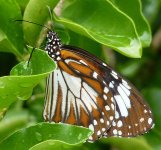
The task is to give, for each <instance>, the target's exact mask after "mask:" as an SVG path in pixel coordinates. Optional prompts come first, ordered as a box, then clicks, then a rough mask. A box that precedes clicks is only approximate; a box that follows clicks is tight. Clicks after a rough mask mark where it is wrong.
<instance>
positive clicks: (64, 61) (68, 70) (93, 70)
mask: <svg viewBox="0 0 161 150" xmlns="http://www.w3.org/2000/svg"><path fill="white" fill-rule="evenodd" d="M57 66H58V67H57V70H56V71H54V72H53V73H52V74H51V75H50V76H49V78H48V82H47V90H46V91H47V94H46V105H45V111H44V117H45V119H46V120H49V121H54V122H65V123H69V124H76V125H80V126H84V127H88V128H90V129H92V130H93V131H94V134H93V136H92V137H90V138H89V140H96V139H97V138H99V137H101V136H102V135H104V136H121V137H130V136H136V135H139V134H142V133H145V132H147V131H148V130H149V129H150V128H151V127H152V125H153V119H152V114H151V111H150V109H149V107H148V105H147V104H146V103H145V102H144V100H143V98H142V97H141V96H140V94H139V93H138V92H137V90H136V89H135V88H134V87H133V86H132V85H129V83H127V82H126V81H125V80H124V79H122V77H121V76H120V75H118V74H117V73H116V72H114V71H113V70H112V69H111V68H110V67H109V66H108V65H107V64H105V63H103V62H102V61H101V60H99V59H98V58H96V57H95V56H93V55H91V54H89V53H88V52H86V51H84V50H82V49H78V48H74V47H70V46H64V47H62V49H61V60H60V61H58V62H57ZM53 92H54V93H53Z"/></svg>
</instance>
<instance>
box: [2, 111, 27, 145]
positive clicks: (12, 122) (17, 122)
mask: <svg viewBox="0 0 161 150" xmlns="http://www.w3.org/2000/svg"><path fill="white" fill-rule="evenodd" d="M28 120H29V118H28V114H27V112H25V111H15V110H14V112H13V111H9V113H8V112H7V114H6V115H5V117H4V118H3V120H2V121H1V122H0V142H1V141H2V140H4V139H5V138H6V137H8V136H9V135H11V134H12V133H13V132H15V131H16V130H18V129H20V128H22V127H25V126H26V125H27V123H28Z"/></svg>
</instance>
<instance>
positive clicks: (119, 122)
mask: <svg viewBox="0 0 161 150" xmlns="http://www.w3.org/2000/svg"><path fill="white" fill-rule="evenodd" d="M117 126H118V127H119V128H120V127H122V121H121V120H119V121H118V122H117Z"/></svg>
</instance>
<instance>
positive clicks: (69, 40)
mask: <svg viewBox="0 0 161 150" xmlns="http://www.w3.org/2000/svg"><path fill="white" fill-rule="evenodd" d="M58 2H59V1H58V0H55V1H54V0H53V1H47V0H46V1H45V0H44V1H41V2H40V1H38V0H37V1H36V0H24V1H20V0H17V1H16V0H13V1H9V0H7V1H4V0H0V24H1V25H0V77H1V79H0V86H2V85H3V81H4V78H3V77H4V76H9V74H10V71H11V69H12V68H13V67H14V66H15V65H16V64H18V63H20V62H22V61H24V60H25V61H26V60H28V58H29V55H30V53H29V51H28V49H26V46H25V45H26V44H28V45H30V46H33V47H35V46H36V47H39V46H40V45H43V42H42V41H44V39H45V35H46V30H45V29H42V28H40V27H38V26H35V25H33V24H25V23H21V22H19V23H18V22H16V23H15V22H14V21H11V20H9V18H10V19H25V20H29V21H33V22H37V23H40V24H45V25H47V26H50V22H48V20H50V16H49V12H48V9H47V8H46V6H47V5H48V6H50V7H51V8H54V7H55V6H56V8H55V9H54V10H55V12H56V15H55V14H54V21H55V22H54V25H55V30H56V31H57V32H58V34H59V35H60V37H61V38H62V41H63V42H64V43H65V44H70V45H73V46H77V47H81V48H84V49H86V50H88V51H89V52H91V53H93V54H94V55H96V56H98V57H99V58H101V59H103V60H104V61H106V62H107V63H108V64H109V65H110V66H112V67H113V68H115V70H116V71H117V72H119V73H121V74H122V75H123V76H125V77H126V78H127V79H128V80H130V81H131V82H132V83H133V84H134V85H135V86H136V87H137V88H138V90H139V91H141V93H142V95H143V96H144V98H145V100H146V101H147V102H148V104H149V105H150V107H151V109H152V112H153V114H154V120H155V128H154V129H153V130H151V131H150V132H149V133H148V134H145V135H143V136H141V137H137V138H131V139H121V138H109V139H108V138H107V139H102V140H99V141H96V142H95V143H93V144H90V143H84V144H81V145H79V146H76V147H75V146H69V147H68V146H60V145H61V144H60V143H59V144H60V145H59V146H58V147H57V148H58V149H65V148H69V149H72V148H74V149H84V150H88V149H92V150H101V149H102V150H104V149H107V150H108V149H109V150H131V149H140V150H141V149H147V150H153V149H154V150H161V100H160V99H161V1H160V0H142V1H141V2H142V12H143V14H144V16H145V18H146V19H147V21H148V23H149V26H150V29H151V34H152V40H151V44H145V45H142V47H144V48H143V49H142V57H141V58H136V57H135V58H129V57H132V56H130V54H129V53H128V52H127V51H125V52H124V51H122V50H120V49H119V48H118V47H119V46H118V45H117V44H115V42H113V40H114V41H115V39H112V42H113V43H112V42H111V43H112V44H111V45H112V46H111V45H110V44H109V43H108V42H107V44H104V41H105V39H103V38H102V39H101V37H100V39H99V35H98V38H97V37H96V38H95V39H94V38H92V36H93V35H94V34H96V32H93V33H90V32H89V34H87V33H86V32H85V31H83V30H82V29H80V28H79V27H78V26H76V25H75V24H79V22H81V19H82V18H81V17H80V18H75V16H77V15H78V16H79V15H80V14H82V17H83V13H85V14H86V15H87V16H88V14H90V12H89V11H90V10H92V9H89V10H88V8H90V7H94V6H96V5H94V3H95V2H96V1H95V0H94V1H93V6H91V5H90V1H88V0H86V1H84V2H82V1H79V3H81V2H82V3H85V5H79V6H80V9H78V8H77V5H76V4H75V5H74V4H73V3H74V2H75V1H73V0H71V1H70V0H67V1H65V2H64V1H61V2H59V4H58V5H57V3H58ZM97 2H98V1H97ZM101 2H103V0H102V1H100V2H99V3H101ZM112 2H113V4H114V5H115V4H116V6H118V5H119V4H117V0H112ZM120 2H122V4H124V5H126V4H125V3H126V0H122V1H120ZM132 2H134V1H133V0H132V1H131V3H132ZM79 3H78V4H79ZM134 3H135V2H134ZM72 4H73V5H74V6H75V9H77V10H78V12H79V13H80V14H77V12H76V13H75V14H73V12H72V11H75V10H74V9H73V10H71V9H70V11H71V12H70V11H69V8H70V6H72ZM81 6H82V7H83V8H84V9H81ZM120 6H121V5H120ZM97 7H100V8H99V10H98V11H100V13H101V7H102V6H101V5H100V6H97ZM85 8H86V9H85ZM35 9H36V10H35ZM126 9H127V14H126V13H125V12H126ZM126 9H125V10H124V13H125V14H126V15H129V14H128V10H132V11H133V10H135V6H131V8H130V5H129V6H128V5H127V7H126ZM61 10H62V18H63V17H64V18H67V19H70V21H71V20H72V19H73V20H72V21H71V22H70V21H68V20H65V19H64V20H63V19H62V18H61V17H60V18H59V16H61V15H60V14H61ZM137 10H138V8H137V7H136V11H137ZM34 11H36V12H34ZM67 11H68V13H66V12H67ZM81 11H82V12H81ZM111 12H112V11H111ZM63 13H64V14H63ZM70 13H71V14H70ZM108 15H109V16H111V18H113V16H112V14H110V13H109V14H108ZM69 16H70V17H71V18H70V17H69ZM109 16H107V17H106V16H103V19H105V20H108V17H109ZM134 16H135V15H134ZM57 17H58V18H57ZM130 17H131V16H130ZM125 18H126V17H125ZM134 18H135V17H134ZM136 18H137V17H136ZM61 19H62V20H61ZM88 19H89V18H86V22H83V23H82V24H81V23H80V26H81V25H82V27H83V28H85V29H87V30H88V28H87V26H86V25H88ZM100 19H101V18H100ZM115 19H116V18H115ZM115 19H114V20H115ZM118 19H119V18H118ZM126 19H127V18H126ZM126 19H125V20H126ZM89 20H90V19H89ZM98 20H99V16H98ZM98 20H97V21H96V28H99V26H100V24H101V23H100V24H99V23H98V22H99V21H98ZM120 20H121V19H120ZM109 21H110V20H109ZM120 22H121V21H120ZM127 22H128V21H127ZM136 22H137V21H136ZM136 22H135V23H136ZM72 23H75V24H74V25H72ZM93 23H95V22H93ZM121 23H122V22H121ZM121 23H120V24H121ZM22 24H23V25H22ZM108 24H109V23H107V25H108ZM139 25H140V26H141V25H142V24H139ZM139 25H138V26H139ZM22 26H23V30H22ZM102 26H103V25H102ZM112 26H114V27H113V29H112V28H111V30H114V31H112V32H111V34H116V33H117V32H115V30H117V29H116V28H115V25H111V26H110V25H109V27H112ZM94 27H95V26H94ZM72 28H73V30H72ZM90 28H92V26H90ZM102 28H103V27H102ZM127 28H128V27H125V28H122V29H118V32H119V31H120V30H121V32H122V30H125V32H128V30H127ZM129 28H130V26H129ZM136 28H137V24H136ZM96 30H97V29H96ZM109 30H110V29H109ZM145 30H146V29H145ZM33 31H34V32H33ZM105 31H106V30H105ZM82 32H84V33H83V34H80V33H82ZM4 33H5V34H4ZM97 34H98V32H97ZM97 34H96V36H97ZM123 34H124V33H123ZM125 35H128V33H125ZM129 36H131V37H132V36H133V33H129ZM134 36H135V35H134ZM6 37H7V38H6ZM6 39H7V40H8V39H9V40H8V41H7V40H6ZM108 40H109V39H107V41H108ZM149 41H150V40H149ZM105 42H106V41H105ZM117 42H118V41H117V40H116V43H117ZM119 42H120V41H119ZM12 43H13V44H12ZM123 43H125V45H126V44H127V43H126V40H125V41H124V40H123ZM108 44H109V45H108ZM141 44H142V43H141ZM105 45H106V46H105ZM148 45H149V46H148ZM16 49H17V50H16ZM113 49H115V50H116V51H115V50H113ZM30 50H31V49H30ZM139 51H140V48H139V50H138V51H137V52H138V53H140V52H139ZM137 52H135V54H136V53H137ZM42 55H43V54H42ZM125 55H126V56H129V57H126V56H125ZM136 56H138V54H137V55H136ZM33 57H34V56H33ZM37 57H40V56H35V59H37V60H38V62H37V64H36V62H35V60H33V61H32V62H33V63H34V62H35V66H36V67H37V68H36V69H35V70H39V69H40V70H39V71H36V72H34V73H33V72H32V73H31V72H30V71H29V70H28V71H29V72H28V71H27V72H26V70H25V74H26V75H32V74H43V73H46V74H44V75H43V76H41V77H40V76H39V75H38V76H39V77H38V79H37V81H35V83H34V84H33V85H32V84H31V89H30V90H29V91H27V92H26V93H28V94H26V93H25V92H24V93H23V94H24V95H25V94H26V95H27V96H21V98H20V100H16V99H15V100H14V97H12V98H9V97H10V94H11V95H12V94H13V93H12V92H11V93H10V91H9V90H8V93H7V94H6V95H7V97H5V98H2V97H3V96H4V95H3V93H2V92H4V93H5V90H4V91H3V90H1V88H0V98H1V99H0V105H1V106H3V107H1V109H0V110H1V111H0V117H1V118H0V119H1V121H0V141H3V140H4V139H7V137H8V136H9V135H11V134H12V133H14V132H15V131H18V130H20V129H23V128H26V127H29V126H31V125H35V124H37V123H39V122H43V118H42V112H43V105H44V95H45V93H44V89H45V77H46V76H47V75H48V74H49V73H50V72H51V71H52V69H53V68H54V66H52V64H50V63H51V62H50V60H48V61H47V59H49V58H47V56H41V57H44V60H40V58H37ZM45 59H46V60H45ZM44 62H46V63H45V64H47V63H48V64H49V65H44ZM39 64H40V65H39ZM48 66H49V69H47V67H48ZM23 67H24V66H23ZM33 68H34V66H33ZM33 68H32V69H33ZM42 68H43V69H42ZM20 69H21V68H20ZM20 69H18V70H19V73H17V74H18V75H24V74H23V73H22V72H21V73H20ZM30 73H31V74H30ZM15 74H16V73H15V70H14V71H13V75H15ZM41 79H43V80H41ZM6 80H8V81H7V82H6V83H9V84H10V80H9V79H6ZM11 80H12V79H11ZM18 80H19V78H18ZM23 80H26V82H27V81H28V82H32V81H33V80H34V79H32V80H31V81H29V80H27V79H26V78H25V79H23ZM4 83H5V82H4ZM14 84H16V82H15V81H13V88H16V87H14V86H15V85H14ZM23 85H24V83H23ZM26 86H27V87H30V86H28V85H26ZM33 87H34V89H33V91H32V88H33ZM24 90H25V88H24ZM11 91H12V90H11ZM31 93H32V95H31ZM19 94H20V93H19ZM21 94H22V93H21ZM23 94H22V95H23ZM1 95H2V97H1ZM6 95H5V96H6ZM22 97H23V98H22ZM7 99H8V100H7ZM8 101H9V102H8ZM12 102H13V103H12ZM11 103H12V104H11ZM10 104H11V105H10ZM30 136H32V135H30ZM40 141H41V140H40ZM80 143H81V142H80ZM2 145H3V142H2ZM33 145H34V144H33ZM40 147H41V146H40ZM40 147H38V148H35V149H40ZM53 148H56V147H50V148H49V147H48V148H43V146H42V147H41V149H53ZM0 149H1V145H0ZM2 149H5V148H4V147H3V148H2ZM6 149H7V148H6Z"/></svg>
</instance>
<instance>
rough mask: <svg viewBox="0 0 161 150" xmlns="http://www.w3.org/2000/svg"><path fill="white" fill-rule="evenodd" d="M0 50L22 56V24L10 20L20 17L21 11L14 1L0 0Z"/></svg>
mask: <svg viewBox="0 0 161 150" xmlns="http://www.w3.org/2000/svg"><path fill="white" fill-rule="evenodd" d="M0 10H1V11H0V18H1V23H0V51H3V52H12V53H14V54H15V55H16V56H18V57H20V58H21V57H22V56H21V55H22V53H23V47H24V41H23V33H22V26H21V24H20V23H15V22H13V21H12V20H14V19H22V16H21V11H20V8H19V6H18V5H17V3H16V2H15V1H7V2H6V0H1V2H0Z"/></svg>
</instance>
